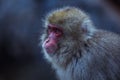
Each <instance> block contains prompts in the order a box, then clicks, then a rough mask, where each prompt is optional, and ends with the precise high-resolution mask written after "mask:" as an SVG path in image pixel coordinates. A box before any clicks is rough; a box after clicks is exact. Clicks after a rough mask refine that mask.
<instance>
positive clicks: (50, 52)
mask: <svg viewBox="0 0 120 80" xmlns="http://www.w3.org/2000/svg"><path fill="white" fill-rule="evenodd" d="M45 49H46V52H47V53H48V54H54V53H55V51H56V48H55V47H54V48H50V47H47V48H45Z"/></svg>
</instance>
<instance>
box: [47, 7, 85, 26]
mask: <svg viewBox="0 0 120 80" xmlns="http://www.w3.org/2000/svg"><path fill="white" fill-rule="evenodd" d="M85 17H87V15H86V14H85V13H84V12H83V11H82V10H80V9H78V8H75V7H65V8H61V9H58V10H55V11H53V12H52V13H51V14H49V15H48V21H49V22H50V23H53V24H62V23H64V21H65V20H68V19H69V20H70V19H72V20H76V19H79V21H82V20H83V19H84V18H85Z"/></svg>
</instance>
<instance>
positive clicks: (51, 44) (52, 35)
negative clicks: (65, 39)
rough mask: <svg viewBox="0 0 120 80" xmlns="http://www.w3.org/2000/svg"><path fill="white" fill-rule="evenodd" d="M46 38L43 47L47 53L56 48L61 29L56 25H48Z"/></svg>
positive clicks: (52, 51)
mask: <svg viewBox="0 0 120 80" xmlns="http://www.w3.org/2000/svg"><path fill="white" fill-rule="evenodd" d="M47 33H48V38H47V39H46V40H45V43H44V48H45V50H46V51H47V53H54V52H55V51H56V50H57V49H58V40H59V39H60V38H61V36H62V29H60V28H59V27H58V26H55V25H52V24H49V25H48V31H47Z"/></svg>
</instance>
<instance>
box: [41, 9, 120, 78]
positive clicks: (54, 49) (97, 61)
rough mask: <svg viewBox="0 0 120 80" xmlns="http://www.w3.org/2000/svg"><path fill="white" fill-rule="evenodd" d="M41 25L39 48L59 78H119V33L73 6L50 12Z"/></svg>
mask: <svg viewBox="0 0 120 80" xmlns="http://www.w3.org/2000/svg"><path fill="white" fill-rule="evenodd" d="M44 27H45V31H44V33H43V35H42V36H41V43H42V48H43V51H44V54H45V58H46V59H47V60H48V61H49V62H50V63H51V64H52V66H53V68H54V69H55V71H56V74H57V75H58V78H59V80H120V36H119V35H117V34H115V33H112V32H109V31H104V30H99V29H96V28H95V26H94V24H93V23H92V21H91V20H90V18H89V16H88V15H87V14H85V13H84V12H83V11H81V10H80V9H78V8H75V7H65V8H62V9H58V10H55V11H52V12H50V14H48V15H47V16H46V18H45V23H44Z"/></svg>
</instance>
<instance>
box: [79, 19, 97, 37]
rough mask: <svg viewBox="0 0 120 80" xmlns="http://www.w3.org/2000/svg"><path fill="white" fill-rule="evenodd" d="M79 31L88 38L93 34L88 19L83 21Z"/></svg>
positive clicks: (93, 29)
mask: <svg viewBox="0 0 120 80" xmlns="http://www.w3.org/2000/svg"><path fill="white" fill-rule="evenodd" d="M81 29H82V31H83V33H84V34H85V36H87V37H90V36H92V35H93V33H94V32H95V28H94V25H93V23H92V22H91V20H90V19H85V20H83V22H82V25H81Z"/></svg>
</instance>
